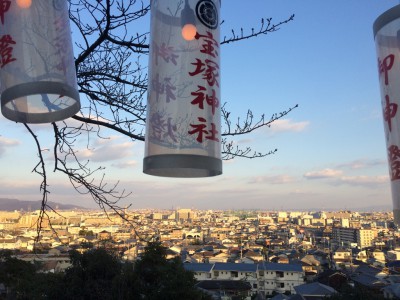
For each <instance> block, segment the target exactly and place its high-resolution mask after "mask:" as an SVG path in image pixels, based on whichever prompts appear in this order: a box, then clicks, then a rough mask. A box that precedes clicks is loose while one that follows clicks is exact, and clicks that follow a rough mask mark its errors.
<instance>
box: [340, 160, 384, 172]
mask: <svg viewBox="0 0 400 300" xmlns="http://www.w3.org/2000/svg"><path fill="white" fill-rule="evenodd" d="M386 164H387V161H386V160H384V159H357V160H354V161H350V162H347V163H343V164H340V165H337V167H338V168H343V169H352V170H355V169H356V170H357V169H365V168H370V167H376V166H383V165H386Z"/></svg>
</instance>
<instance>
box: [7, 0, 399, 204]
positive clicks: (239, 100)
mask: <svg viewBox="0 0 400 300" xmlns="http://www.w3.org/2000/svg"><path fill="white" fill-rule="evenodd" d="M222 2H223V3H222V8H221V18H222V19H223V20H224V23H223V24H222V26H221V36H222V37H223V36H227V37H229V36H230V32H231V29H234V30H235V31H237V32H239V31H240V28H241V27H242V28H243V29H244V31H245V32H246V31H249V30H251V28H252V27H254V28H255V29H257V28H258V27H259V26H260V20H261V18H265V19H267V18H272V22H273V23H276V22H279V21H281V20H284V19H286V18H288V17H289V16H290V15H291V14H295V18H294V20H293V21H292V22H290V23H288V24H286V25H283V26H282V27H281V28H280V30H279V31H277V32H274V33H270V34H267V35H264V36H261V37H258V38H255V39H249V40H245V41H242V42H239V43H234V44H228V45H223V46H222V48H221V74H222V75H221V97H222V101H223V102H226V103H227V108H228V110H230V111H231V114H232V115H233V116H235V117H239V116H242V117H244V116H245V113H246V111H247V110H248V109H251V110H252V111H253V112H254V114H255V116H260V115H262V114H265V116H266V118H267V119H268V118H269V117H270V116H272V115H273V114H274V113H278V112H280V111H284V110H287V109H288V108H290V107H293V106H294V105H296V104H298V108H296V109H295V110H293V111H292V112H291V113H290V114H288V115H287V116H285V117H284V118H283V119H280V120H279V121H276V122H274V123H273V124H272V126H271V127H269V128H263V129H261V130H259V131H257V132H256V133H254V134H250V135H246V136H244V137H242V138H240V139H237V143H238V144H239V145H246V146H251V147H252V148H253V149H255V150H257V151H261V152H268V151H270V150H273V149H275V148H277V149H278V151H277V153H276V154H274V155H270V156H267V157H266V158H261V159H251V160H249V159H235V160H232V161H226V162H224V163H223V174H222V175H220V176H216V177H210V178H197V179H184V178H183V179H177V178H162V177H155V176H150V175H146V174H143V172H142V167H143V163H142V161H143V155H144V143H142V142H132V141H130V140H129V139H127V138H124V137H122V136H120V135H118V134H116V133H113V132H108V133H107V134H108V139H106V140H96V141H92V143H91V145H90V149H82V150H81V152H80V155H82V157H84V158H87V159H89V160H90V161H91V163H92V164H93V165H92V166H93V167H96V166H104V167H106V169H105V171H104V173H105V175H106V177H105V178H106V180H109V182H110V185H112V184H114V183H115V182H116V181H118V180H119V187H120V188H121V189H124V190H125V191H126V192H131V194H130V196H129V197H127V198H126V199H124V200H122V201H121V202H120V205H121V206H126V205H131V208H160V209H171V208H194V209H256V210H301V211H306V210H342V209H349V210H374V209H375V210H377V209H385V210H391V207H392V200H391V192H390V181H389V176H388V165H387V157H386V145H385V138H384V130H383V120H382V108H381V102H380V101H381V100H380V99H381V98H380V92H379V81H378V72H377V58H376V51H375V44H374V38H373V33H372V24H373V22H374V20H375V19H376V18H377V17H378V16H379V15H380V14H381V13H383V12H384V11H386V10H387V9H389V8H391V7H393V6H395V5H397V4H399V1H394V0H393V1H389V0H353V1H348V0H324V1H321V0H290V1H289V0H251V1H246V2H243V1H241V0H225V1H222ZM244 3H245V4H244ZM33 128H34V130H35V133H36V134H38V136H39V137H42V138H43V137H45V136H46V135H51V134H52V133H51V130H50V127H49V126H47V127H46V126H45V125H42V126H33ZM48 147H49V148H50V147H51V144H48ZM35 150H36V149H35V144H34V141H33V139H32V138H31V137H30V136H29V134H28V133H27V131H26V129H25V128H24V127H23V126H22V125H20V124H16V123H13V122H11V121H8V120H6V119H5V118H4V117H2V116H1V117H0V198H15V199H19V200H39V199H41V194H40V191H39V185H40V182H41V178H40V177H39V176H38V175H36V174H34V173H32V172H31V171H32V169H33V168H34V167H35V165H36V163H37V154H36V152H35ZM43 153H44V155H49V154H48V153H47V151H45V152H43ZM49 170H50V171H51V170H52V169H51V164H49ZM102 174H103V173H99V177H101V175H102ZM49 185H50V186H49V189H50V191H51V194H50V195H49V200H51V201H55V202H60V203H70V204H74V205H81V206H84V207H89V208H96V207H97V206H96V204H95V203H94V202H93V200H91V199H90V197H89V196H87V195H80V194H78V193H77V192H76V191H75V190H74V189H73V188H72V186H71V185H70V183H69V181H68V179H67V178H64V177H62V176H59V175H57V174H54V173H51V172H50V173H49Z"/></svg>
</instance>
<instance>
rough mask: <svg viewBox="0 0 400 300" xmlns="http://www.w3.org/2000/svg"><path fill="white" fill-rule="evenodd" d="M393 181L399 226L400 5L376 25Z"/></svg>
mask: <svg viewBox="0 0 400 300" xmlns="http://www.w3.org/2000/svg"><path fill="white" fill-rule="evenodd" d="M373 30H374V37H375V45H376V52H377V56H378V72H379V81H380V91H381V102H382V111H383V120H384V129H385V138H386V147H387V156H388V164H389V174H390V180H391V190H392V201H393V215H394V220H395V223H396V224H397V225H400V48H399V47H400V5H397V6H395V7H393V8H391V9H389V10H387V11H386V12H384V13H383V14H382V15H380V16H379V17H378V18H377V19H376V20H375V22H374V25H373Z"/></svg>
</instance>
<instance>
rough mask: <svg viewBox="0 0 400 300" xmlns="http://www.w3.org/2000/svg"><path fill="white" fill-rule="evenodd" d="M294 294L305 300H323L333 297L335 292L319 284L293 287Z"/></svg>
mask: <svg viewBox="0 0 400 300" xmlns="http://www.w3.org/2000/svg"><path fill="white" fill-rule="evenodd" d="M294 289H295V291H296V294H298V295H301V296H303V297H304V298H306V299H310V300H311V299H325V298H329V297H331V296H333V295H334V294H336V293H337V291H336V290H335V289H334V288H332V287H330V286H327V285H325V284H322V283H319V282H313V283H306V284H302V285H298V286H296V287H294Z"/></svg>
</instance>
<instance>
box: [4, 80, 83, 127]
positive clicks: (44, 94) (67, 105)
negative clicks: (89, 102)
mask: <svg viewBox="0 0 400 300" xmlns="http://www.w3.org/2000/svg"><path fill="white" fill-rule="evenodd" d="M33 96H37V98H38V99H40V100H37V101H31V102H30V101H28V100H26V99H27V98H26V97H33ZM51 96H53V97H56V98H58V99H61V100H60V101H59V102H60V103H61V104H62V105H59V106H57V105H55V103H52V102H51V101H49V98H50V97H51ZM17 99H19V100H17ZM24 99H25V100H24ZM45 100H47V102H46V101H45ZM36 102H37V103H36ZM39 102H40V105H41V106H42V107H43V108H45V109H46V110H43V109H42V110H43V111H41V110H38V109H37V107H36V104H39ZM18 106H23V108H21V107H18ZM80 108H81V106H80V100H79V92H78V91H77V90H76V89H74V88H73V87H71V86H70V85H68V84H65V83H62V82H54V81H39V82H27V83H21V84H18V85H15V86H12V87H10V88H7V89H5V90H4V91H3V92H2V93H1V112H2V114H3V116H4V117H6V118H7V119H9V120H11V121H15V122H20V123H33V124H40V123H52V122H57V121H62V120H64V119H67V118H69V117H71V116H73V115H75V114H76V113H77V112H78V111H79V110H80Z"/></svg>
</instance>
